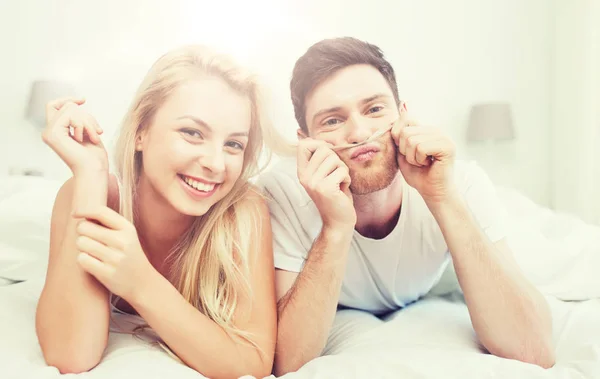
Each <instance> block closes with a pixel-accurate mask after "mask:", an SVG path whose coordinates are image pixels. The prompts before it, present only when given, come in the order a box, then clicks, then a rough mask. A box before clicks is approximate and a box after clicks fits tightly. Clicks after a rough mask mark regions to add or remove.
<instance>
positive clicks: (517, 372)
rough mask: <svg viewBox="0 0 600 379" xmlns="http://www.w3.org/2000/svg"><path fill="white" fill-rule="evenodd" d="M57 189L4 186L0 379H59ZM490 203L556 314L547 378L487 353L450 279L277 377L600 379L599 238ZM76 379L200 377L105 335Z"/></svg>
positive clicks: (366, 318) (29, 183) (338, 326)
mask: <svg viewBox="0 0 600 379" xmlns="http://www.w3.org/2000/svg"><path fill="white" fill-rule="evenodd" d="M60 185H61V183H60V182H57V181H51V180H47V179H43V178H16V177H5V178H1V177H0V336H1V338H0V378H6V379H12V378H42V379H45V378H55V377H59V376H60V374H59V372H58V370H57V369H56V368H54V367H48V366H46V365H45V363H44V361H43V358H42V355H41V351H40V348H39V346H38V343H37V339H36V336H35V327H34V325H35V324H34V320H35V307H36V302H37V299H38V298H39V295H40V291H41V288H42V285H43V281H44V276H45V267H46V263H47V244H48V234H49V219H50V214H51V210H52V202H53V199H54V196H55V194H56V191H58V189H59V188H60ZM498 194H499V196H500V198H501V200H502V201H503V202H504V204H505V205H506V209H507V211H508V213H509V217H510V219H511V220H512V222H511V228H512V233H511V240H510V243H511V245H512V246H513V249H514V251H515V254H516V258H517V261H518V262H519V264H520V266H521V267H522V268H523V270H524V271H525V272H526V274H527V275H528V277H529V278H530V279H531V280H532V281H533V282H534V284H535V285H536V286H537V287H538V288H539V289H540V290H541V291H542V292H543V293H544V294H545V295H546V296H547V298H548V301H549V303H550V306H551V309H552V312H553V318H554V341H555V346H556V354H557V363H556V365H555V366H554V367H553V368H552V369H549V370H543V369H541V368H539V367H537V366H534V365H529V364H525V363H521V362H518V361H514V360H507V359H501V358H498V357H495V356H492V355H490V354H485V353H483V352H482V351H481V349H480V346H479V345H478V343H477V341H476V338H475V334H474V331H473V328H472V327H471V324H470V320H469V315H468V312H467V309H466V306H465V305H464V302H463V301H462V298H461V296H460V294H459V293H457V292H456V291H454V289H455V286H456V283H455V279H454V277H453V276H452V273H451V272H449V273H448V275H446V276H445V277H444V278H443V279H442V281H441V282H440V284H439V285H438V287H436V289H435V294H436V296H428V297H426V298H424V299H422V300H421V301H419V302H417V303H415V304H413V305H411V306H409V307H407V308H405V309H403V310H402V311H399V312H396V313H394V314H392V315H390V316H388V317H387V318H386V319H383V320H382V319H379V318H376V317H374V316H372V315H369V314H366V313H363V312H359V311H353V310H346V311H342V312H339V313H338V315H337V318H336V320H335V325H334V329H333V331H332V333H331V336H330V338H329V341H328V345H327V348H326V350H325V352H324V354H323V356H321V357H319V358H317V359H315V360H313V361H311V362H309V363H308V364H306V365H305V366H304V367H302V368H301V369H300V370H299V371H298V372H294V373H289V374H287V375H284V376H283V378H289V379H300V378H302V379H304V378H419V379H421V378H422V379H429V378H448V379H454V378H551V379H554V378H556V379H558V378H561V379H562V378H590V379H591V378H600V228H599V227H597V226H592V225H588V224H585V223H583V222H581V221H579V220H578V219H576V218H573V217H570V216H567V215H563V214H558V213H556V212H553V211H551V210H548V209H545V208H543V207H539V206H537V205H536V204H534V203H533V202H531V201H529V200H528V199H526V198H525V197H523V196H521V195H520V194H519V193H517V192H515V191H513V190H510V189H505V188H498ZM116 317H117V319H116V321H119V320H118V317H120V316H116ZM232 364H234V362H232ZM79 376H80V377H82V378H128V379H130V378H132V377H136V378H137V377H139V378H145V379H153V378H165V377H174V378H182V379H186V378H202V377H203V376H202V375H200V374H198V373H197V372H195V371H193V370H191V369H189V368H187V367H186V366H184V365H182V364H180V363H177V362H176V361H175V360H173V359H172V358H170V357H169V356H168V355H167V354H166V353H165V352H163V351H162V350H161V349H160V348H159V347H156V346H152V345H150V344H148V343H146V342H144V341H143V340H141V339H139V338H136V337H133V336H131V335H129V334H124V333H111V335H110V338H109V345H108V348H107V351H106V353H105V356H104V358H103V360H102V361H101V363H100V364H99V365H98V366H97V367H96V368H94V369H93V370H91V371H90V372H88V373H84V374H80V375H77V377H79ZM271 378H274V377H273V376H272V377H271Z"/></svg>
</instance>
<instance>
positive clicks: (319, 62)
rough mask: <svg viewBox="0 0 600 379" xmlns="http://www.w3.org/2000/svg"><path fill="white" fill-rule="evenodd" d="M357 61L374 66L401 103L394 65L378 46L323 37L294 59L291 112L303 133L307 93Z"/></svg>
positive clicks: (345, 39) (353, 39)
mask: <svg viewBox="0 0 600 379" xmlns="http://www.w3.org/2000/svg"><path fill="white" fill-rule="evenodd" d="M357 64H368V65H371V66H373V67H375V68H376V69H377V70H378V71H379V72H380V73H381V75H383V77H384V78H385V80H386V81H387V82H388V84H389V85H390V88H391V89H392V93H393V94H394V98H395V99H396V104H397V105H399V104H400V99H399V97H398V84H397V83H396V75H395V74H394V69H393V68H392V65H391V64H390V63H389V62H388V61H387V60H386V59H385V57H384V55H383V52H382V51H381V49H380V48H379V47H377V46H375V45H372V44H370V43H367V42H364V41H361V40H358V39H356V38H352V37H342V38H334V39H325V40H323V41H320V42H317V43H316V44H314V45H312V46H311V47H310V48H309V49H308V50H307V51H306V53H304V55H303V56H301V57H300V58H299V59H298V61H296V65H295V66H294V72H293V74H292V80H291V81H290V90H291V93H292V104H293V105H294V114H295V116H296V120H297V121H298V125H299V126H300V128H301V129H302V131H304V133H306V134H308V126H307V125H306V96H307V95H308V94H309V93H310V92H311V91H312V90H313V89H314V88H315V87H317V86H318V85H319V84H320V83H321V82H322V81H323V80H325V79H327V78H328V77H330V76H331V75H333V74H334V73H335V72H336V71H338V70H340V69H342V68H345V67H348V66H352V65H357Z"/></svg>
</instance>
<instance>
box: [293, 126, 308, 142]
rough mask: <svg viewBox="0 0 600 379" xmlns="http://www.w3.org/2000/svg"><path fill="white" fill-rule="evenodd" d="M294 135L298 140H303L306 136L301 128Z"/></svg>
mask: <svg viewBox="0 0 600 379" xmlns="http://www.w3.org/2000/svg"><path fill="white" fill-rule="evenodd" d="M296 135H297V136H298V139H299V140H301V139H305V138H307V137H308V136H307V135H306V133H304V130H302V129H301V128H298V130H297V131H296Z"/></svg>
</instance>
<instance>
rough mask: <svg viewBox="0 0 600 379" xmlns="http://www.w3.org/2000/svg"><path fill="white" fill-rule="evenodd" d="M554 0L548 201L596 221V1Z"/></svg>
mask: <svg viewBox="0 0 600 379" xmlns="http://www.w3.org/2000/svg"><path fill="white" fill-rule="evenodd" d="M556 6H557V8H556V15H557V17H556V23H555V34H556V47H555V52H554V62H555V66H554V71H553V75H554V80H555V81H554V85H555V87H554V88H553V93H554V97H553V120H554V124H553V141H552V150H553V151H554V154H553V160H552V167H553V171H554V176H553V188H554V191H553V196H552V202H553V205H554V207H555V208H556V209H558V210H560V211H564V212H569V213H572V214H575V215H578V216H580V217H582V218H583V219H585V220H587V221H590V222H597V223H600V179H599V178H600V159H599V158H598V151H600V113H599V110H600V26H599V25H598V20H600V4H599V3H598V1H594V0H579V1H569V2H566V1H565V2H561V1H558V2H557V4H556Z"/></svg>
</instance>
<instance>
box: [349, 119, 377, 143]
mask: <svg viewBox="0 0 600 379" xmlns="http://www.w3.org/2000/svg"><path fill="white" fill-rule="evenodd" d="M348 121H349V122H348V123H349V125H348V130H349V134H348V138H347V140H348V143H360V142H363V141H364V140H366V139H367V138H369V137H370V136H371V134H373V128H372V122H369V121H370V120H366V119H364V118H360V117H355V118H352V119H351V120H348Z"/></svg>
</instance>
